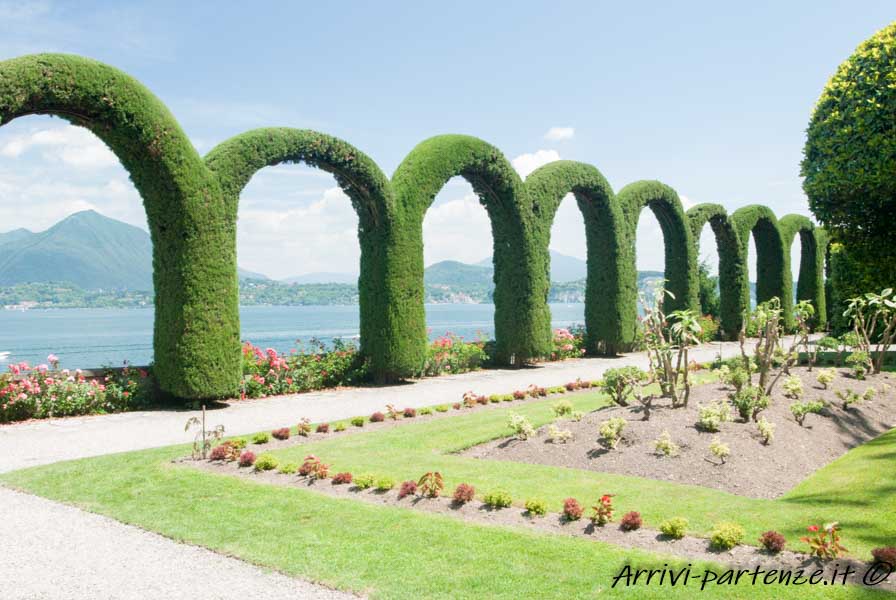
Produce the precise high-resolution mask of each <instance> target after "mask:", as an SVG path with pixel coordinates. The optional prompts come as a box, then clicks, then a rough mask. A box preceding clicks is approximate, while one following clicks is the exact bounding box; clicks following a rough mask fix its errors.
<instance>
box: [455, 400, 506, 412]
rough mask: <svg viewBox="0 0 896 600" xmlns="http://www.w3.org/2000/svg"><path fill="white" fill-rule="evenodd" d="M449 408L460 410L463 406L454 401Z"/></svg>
mask: <svg viewBox="0 0 896 600" xmlns="http://www.w3.org/2000/svg"><path fill="white" fill-rule="evenodd" d="M496 402H497V400H496ZM451 408H453V409H454V410H460V409H461V408H463V405H462V404H461V403H460V402H455V403H454V404H452V405H451Z"/></svg>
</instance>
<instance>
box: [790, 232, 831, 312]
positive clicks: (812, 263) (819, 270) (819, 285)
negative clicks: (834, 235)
mask: <svg viewBox="0 0 896 600" xmlns="http://www.w3.org/2000/svg"><path fill="white" fill-rule="evenodd" d="M778 228H779V229H780V230H781V241H782V242H783V245H784V248H783V250H784V265H785V271H784V272H785V274H787V275H789V277H787V279H786V281H785V286H786V287H788V288H789V293H790V295H791V296H792V295H793V289H792V285H793V283H792V282H793V266H792V265H791V264H790V248H791V246H793V240H794V238H795V237H796V236H797V234H799V236H800V271H799V277H798V279H797V285H796V299H797V300H798V301H800V300H808V301H810V302H811V303H812V305H813V306H814V307H815V318H814V319H813V324H814V326H815V327H816V328H823V327H825V326H826V325H827V303H826V301H825V297H824V259H825V252H826V249H827V247H826V243H827V236H826V235H825V233H824V230H822V229H820V228H816V227H815V224H814V223H812V221H811V220H810V219H809V218H808V217H805V216H803V215H786V216H784V217H781V220H779V221H778ZM816 230H817V231H816ZM787 284H790V285H789V286H788V285H787Z"/></svg>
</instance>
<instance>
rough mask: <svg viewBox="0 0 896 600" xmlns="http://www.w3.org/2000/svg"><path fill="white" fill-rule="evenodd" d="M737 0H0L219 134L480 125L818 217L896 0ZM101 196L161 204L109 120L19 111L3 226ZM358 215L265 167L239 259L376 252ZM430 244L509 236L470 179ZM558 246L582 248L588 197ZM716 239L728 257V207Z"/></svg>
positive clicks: (204, 147)
mask: <svg viewBox="0 0 896 600" xmlns="http://www.w3.org/2000/svg"><path fill="white" fill-rule="evenodd" d="M184 4H187V6H184ZM623 4H624V5H623ZM724 4H725V3H719V2H683V3H659V2H654V3H639V2H627V3H620V2H593V1H592V2H540V3H538V2H515V3H513V4H509V3H484V2H475V3H473V2H451V3H436V2H426V1H424V2H419V1H418V2H385V1H384V2H380V3H362V2H341V3H298V2H291V3H286V2H280V3H273V2H257V3H252V5H251V7H250V6H249V5H248V4H246V3H244V2H243V3H236V2H215V3H207V2H195V3H183V2H180V3H178V2H152V3H149V2H145V3H144V2H129V3H121V2H114V3H103V2H86V1H81V2H71V3H64V2H49V1H47V2H28V1H27V0H26V1H22V2H3V1H2V0H0V60H2V59H6V58H12V57H16V56H21V55H24V54H29V53H35V52H69V53H75V54H80V55H84V56H89V57H91V58H95V59H97V60H100V61H103V62H106V63H108V64H110V65H112V66H115V67H117V68H120V69H122V70H124V71H125V72H127V73H128V74H130V75H132V76H134V77H136V78H137V79H139V80H140V81H141V82H143V83H144V84H145V85H146V86H147V87H148V88H149V89H150V90H152V91H153V93H155V94H156V95H157V96H159V98H160V99H161V100H162V101H163V102H164V103H165V104H166V105H167V106H168V107H169V108H170V109H171V111H172V112H173V113H174V115H175V117H176V118H177V119H178V120H179V122H180V123H181V125H182V126H183V128H184V130H185V131H186V132H187V135H188V136H189V137H190V139H191V140H192V141H193V143H194V145H195V146H196V148H197V150H198V151H199V152H200V154H205V153H207V152H208V151H209V150H211V149H212V148H213V147H214V146H215V145H216V144H218V143H220V142H222V141H224V140H226V139H228V138H229V137H231V136H233V135H236V134H238V133H241V132H243V131H246V130H249V129H253V128H256V127H264V126H289V127H297V128H309V129H315V130H318V131H322V132H325V133H328V134H331V135H335V136H337V137H340V138H342V139H344V140H346V141H348V142H350V143H351V144H353V145H355V146H356V147H357V148H359V149H361V150H362V151H363V152H365V153H366V154H368V155H369V156H371V157H372V158H373V159H374V160H375V161H376V162H377V163H378V164H379V165H380V167H381V168H382V169H383V171H384V172H385V173H386V174H391V173H392V172H393V171H394V170H395V168H396V167H397V166H398V164H399V163H400V162H401V160H402V159H403V158H404V157H405V156H406V155H407V154H408V152H409V151H410V150H411V149H412V148H413V147H414V146H415V145H416V144H418V143H419V142H421V141H423V140H425V139H427V138H429V137H431V136H434V135H438V134H444V133H463V134H469V135H474V136H476V137H479V138H482V139H484V140H485V141H487V142H489V143H491V144H493V145H494V146H496V147H497V148H499V149H500V150H501V151H502V152H503V153H504V154H505V156H507V158H508V159H509V160H511V161H512V164H513V165H514V167H516V169H517V170H518V171H519V172H520V174H521V175H523V176H525V175H527V174H528V173H529V172H531V171H532V170H533V169H535V168H537V167H538V166H540V165H542V164H545V163H547V162H550V161H552V160H557V159H572V160H578V161H582V162H587V163H590V164H592V165H594V166H596V167H597V168H598V169H599V170H600V171H601V172H602V173H603V174H604V176H605V177H606V178H607V180H608V181H609V182H610V184H611V185H612V187H613V189H614V190H619V189H621V188H622V187H623V186H625V185H626V184H628V183H631V182H633V181H637V180H641V179H657V180H660V181H662V182H663V183H666V184H667V185H670V186H672V187H673V188H674V189H675V190H677V192H678V194H679V195H680V197H681V199H682V202H683V203H684V205H685V207H689V206H692V205H694V204H697V203H701V202H714V203H718V204H722V205H723V206H725V207H726V208H727V209H728V210H729V212H733V211H734V210H736V209H737V208H739V207H741V206H745V205H747V204H754V203H758V204H765V205H767V206H770V207H771V208H772V209H773V211H774V212H775V213H776V214H777V215H778V216H779V217H780V216H783V215H785V214H788V213H800V214H807V215H809V216H811V213H810V212H809V210H808V205H807V202H806V198H805V196H804V194H803V192H802V189H801V179H800V176H799V162H800V159H801V155H802V147H803V144H804V141H805V128H806V125H807V123H808V119H809V115H810V113H811V110H812V107H813V105H814V103H815V101H816V99H817V97H818V95H819V94H820V92H821V90H822V88H823V86H824V84H825V82H826V81H827V79H828V78H829V77H830V76H831V74H832V73H833V72H834V70H835V69H836V67H837V65H838V64H839V63H840V62H842V61H843V60H845V59H846V58H847V57H848V56H849V55H850V54H851V53H852V52H853V50H854V49H855V47H856V46H857V45H858V44H859V43H861V42H862V41H863V40H864V39H866V38H868V37H869V36H871V35H872V34H873V33H874V32H875V31H877V30H878V29H880V28H882V27H884V26H885V25H887V24H888V23H889V22H890V21H891V20H892V19H893V18H894V15H896V10H894V5H893V3H892V2H884V1H881V2H874V1H854V2H849V3H847V2H825V1H818V0H815V1H812V2H786V3H782V2H752V3H749V5H746V4H744V3H740V4H738V5H734V4H730V5H728V6H725V5H724ZM88 208H92V209H95V210H98V211H99V212H101V213H103V214H106V215H108V216H110V217H114V218H117V219H121V220H124V221H127V222H129V223H133V224H135V225H138V226H141V227H144V228H145V227H146V220H145V215H144V213H143V208H142V205H141V201H140V197H139V195H138V194H137V192H136V190H135V189H134V187H133V185H132V184H131V183H130V181H129V179H128V175H127V173H126V172H125V171H124V169H123V168H122V167H121V165H120V164H119V162H118V160H117V158H116V157H115V156H114V155H113V154H112V153H111V152H110V151H109V150H108V149H106V148H105V146H103V144H102V143H101V142H100V141H99V140H98V139H97V138H95V137H94V136H93V135H92V134H91V133H89V132H87V131H86V130H83V129H79V128H76V127H73V126H70V125H67V124H66V123H65V122H64V121H61V120H59V119H54V118H51V117H45V116H30V117H25V118H21V119H18V120H15V121H13V122H11V123H9V124H6V125H4V126H3V127H0V231H6V230H10V229H15V228H18V227H25V228H28V229H31V230H33V231H40V230H42V229H45V228H47V227H49V226H51V225H52V224H53V223H55V222H56V221H58V220H59V219H61V218H63V217H65V216H66V215H68V214H71V213H73V212H76V211H78V210H83V209H88ZM356 229H357V216H356V215H355V214H354V212H353V210H352V208H351V205H350V203H349V201H348V199H347V198H346V197H345V196H344V194H342V192H341V191H340V190H339V188H338V187H337V186H336V183H335V180H334V179H333V178H332V176H330V175H328V174H326V173H323V172H320V171H316V170H314V169H311V168H307V167H301V166H277V167H272V168H267V169H264V170H262V171H261V172H259V173H258V174H257V175H256V176H255V177H254V178H253V180H252V181H251V182H250V184H249V185H248V186H247V188H246V189H245V191H244V193H243V196H242V198H241V201H240V208H239V225H238V261H239V264H240V266H242V267H244V268H247V269H251V270H253V271H259V272H261V273H264V274H267V275H269V276H271V277H275V278H283V277H288V276H294V275H299V274H304V273H310V272H320V271H326V272H346V273H353V272H357V268H358V266H357V265H358V255H359V252H360V251H359V247H358V241H357V234H356ZM660 239H661V233H660V231H659V226H658V225H657V223H656V220H655V219H654V218H653V216H652V215H651V214H650V213H649V211H644V213H643V214H642V218H641V220H640V223H639V230H638V241H637V247H638V267H639V268H640V269H662V268H663V253H662V244H661V243H659V240H660ZM424 244H425V251H424V252H425V261H426V264H431V263H432V262H435V261H439V260H446V259H453V260H461V261H464V262H476V261H479V260H482V259H483V258H485V257H487V256H489V255H490V253H491V241H490V227H489V222H488V217H487V215H486V212H485V210H484V209H483V208H482V207H481V206H480V205H479V203H478V199H477V198H476V196H475V194H473V191H472V188H471V187H470V186H469V185H468V184H467V183H466V182H465V181H464V180H462V179H460V178H456V179H452V180H451V181H449V182H448V184H447V185H446V186H445V188H444V189H443V190H442V192H441V193H440V194H439V196H438V197H437V199H436V202H435V203H434V204H433V206H432V207H431V208H430V209H429V211H428V212H427V214H426V219H425V221H424ZM794 246H795V248H794V251H793V254H794V261H795V262H794V266H793V268H794V272H796V270H797V265H798V260H799V259H798V257H799V249H798V246H799V244H798V243H797V244H795V245H794ZM551 248H552V249H554V250H557V251H559V252H561V253H563V254H568V255H571V256H577V257H579V258H584V257H585V235H584V227H583V225H582V219H581V215H580V214H579V213H578V209H577V207H576V205H575V202H574V201H573V200H572V199H571V198H568V199H566V200H564V202H563V203H562V204H561V207H560V210H559V212H558V215H557V219H556V222H555V224H554V227H553V229H552V239H551ZM751 254H752V260H751V263H754V262H755V252H753V253H751ZM701 255H703V256H705V257H706V258H707V259H708V261H709V262H710V264H711V265H715V263H716V262H717V256H716V252H715V248H714V240H713V238H712V235H711V233H710V232H709V228H708V227H707V228H706V231H704V233H703V235H702V236H701ZM751 266H752V270H753V273H754V276H755V266H754V265H751Z"/></svg>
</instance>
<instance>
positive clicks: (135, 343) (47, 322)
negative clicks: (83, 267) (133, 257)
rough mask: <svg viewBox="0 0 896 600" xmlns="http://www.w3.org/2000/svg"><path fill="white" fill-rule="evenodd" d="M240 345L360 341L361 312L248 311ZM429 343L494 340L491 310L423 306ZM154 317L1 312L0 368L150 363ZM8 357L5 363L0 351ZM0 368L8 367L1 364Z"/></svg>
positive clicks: (580, 317)
mask: <svg viewBox="0 0 896 600" xmlns="http://www.w3.org/2000/svg"><path fill="white" fill-rule="evenodd" d="M551 314H552V318H553V324H554V327H568V326H569V325H572V324H576V323H584V321H585V305H584V304H552V305H551ZM240 320H241V323H242V339H243V340H249V341H251V342H252V343H253V344H256V345H258V346H261V347H262V348H267V347H270V348H275V349H277V350H279V351H281V352H288V351H289V350H291V349H293V348H297V347H299V344H298V343H297V340H300V341H302V342H307V341H308V340H310V339H311V338H313V337H316V338H318V339H320V340H322V341H324V342H329V341H331V340H333V339H334V338H343V339H346V340H349V339H357V336H358V307H357V306H246V307H242V308H240ZM426 323H427V326H428V327H429V328H430V337H431V338H435V337H438V336H440V335H443V334H444V333H446V332H448V331H450V332H452V333H454V334H456V335H460V336H463V337H464V338H465V339H468V340H472V339H476V338H477V336H478V335H479V334H480V332H481V333H482V334H483V335H485V336H486V337H488V338H491V337H493V336H494V330H495V327H494V306H493V305H491V304H431V305H427V306H426ZM152 326H153V311H152V309H150V308H146V309H114V308H70V309H60V310H27V311H24V312H22V311H13V310H0V363H3V362H4V360H5V361H7V362H19V361H23V360H24V361H28V362H29V363H32V364H35V363H43V362H46V360H47V355H48V354H50V353H53V354H56V355H57V356H58V357H59V358H60V360H61V366H62V367H64V368H70V369H76V368H91V367H100V366H105V365H120V364H121V363H122V362H123V361H125V360H127V361H129V362H130V363H131V364H135V365H145V364H148V363H149V362H150V361H151V360H152ZM5 352H9V356H8V357H7V358H6V359H4V358H3V353H5ZM0 368H2V369H5V366H3V365H2V364H0Z"/></svg>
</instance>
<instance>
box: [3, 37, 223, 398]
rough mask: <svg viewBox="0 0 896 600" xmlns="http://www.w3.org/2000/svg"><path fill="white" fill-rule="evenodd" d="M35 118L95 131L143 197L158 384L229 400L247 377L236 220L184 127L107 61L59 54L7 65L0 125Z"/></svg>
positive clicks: (176, 392) (174, 391)
mask: <svg viewBox="0 0 896 600" xmlns="http://www.w3.org/2000/svg"><path fill="white" fill-rule="evenodd" d="M34 114H49V115H56V116H58V117H61V118H63V119H65V120H66V121H68V122H70V123H72V124H74V125H79V126H81V127H84V128H86V129H89V130H90V131H91V132H93V133H94V134H95V135H96V136H97V137H99V138H100V139H101V140H102V141H103V142H105V143H106V145H107V146H108V147H109V148H110V149H111V150H112V152H114V153H115V155H116V156H117V157H118V159H119V160H120V161H121V164H122V165H123V166H124V168H125V169H126V170H127V171H128V173H129V174H130V177H131V181H133V183H134V186H135V187H136V188H137V190H138V191H139V192H140V195H141V197H142V198H143V205H144V208H145V209H146V217H147V222H148V224H149V231H150V236H151V238H152V244H153V267H154V268H153V284H154V287H155V327H154V332H153V337H154V348H155V365H154V369H153V371H154V373H155V376H156V378H157V381H158V383H159V385H160V386H161V388H162V389H163V390H165V391H167V392H169V393H171V394H174V395H176V396H180V397H184V398H198V397H217V396H226V395H230V394H232V393H233V392H234V391H235V390H237V389H238V386H239V379H240V353H239V341H240V340H239V315H238V311H237V280H236V269H235V267H234V265H235V257H234V254H233V249H232V244H230V238H231V235H232V229H233V223H232V222H231V221H230V219H229V217H228V214H227V210H226V207H225V206H224V203H223V202H222V199H221V189H220V186H219V184H218V181H217V179H216V178H215V177H214V176H213V175H212V174H211V173H209V172H208V170H207V169H206V168H205V165H204V164H203V162H202V159H201V158H200V157H199V155H198V154H197V152H196V151H195V149H194V148H193V145H192V144H191V143H190V141H189V139H188V138H187V136H186V135H185V134H184V132H183V130H181V128H180V125H178V123H177V121H176V120H175V119H174V117H173V116H172V115H171V113H170V112H168V109H166V108H165V106H164V105H163V104H162V103H161V102H160V101H159V100H158V98H156V97H155V96H154V95H153V94H152V93H151V92H150V91H149V90H147V89H146V88H145V87H143V86H142V85H141V84H140V83H139V82H137V81H136V80H135V79H133V78H131V77H129V76H128V75H126V74H124V73H122V72H121V71H119V70H117V69H114V68H112V67H109V66H107V65H104V64H102V63H99V62H96V61H93V60H89V59H85V58H81V57H77V56H69V55H62V54H41V55H35V56H25V57H22V58H16V59H12V60H6V61H3V62H0V124H6V123H8V122H10V121H12V120H13V119H15V118H18V117H22V116H25V115H34Z"/></svg>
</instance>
